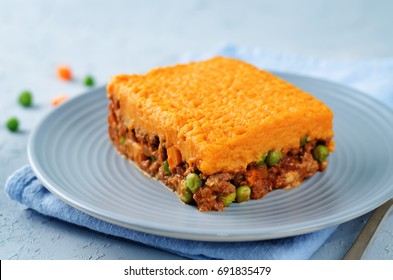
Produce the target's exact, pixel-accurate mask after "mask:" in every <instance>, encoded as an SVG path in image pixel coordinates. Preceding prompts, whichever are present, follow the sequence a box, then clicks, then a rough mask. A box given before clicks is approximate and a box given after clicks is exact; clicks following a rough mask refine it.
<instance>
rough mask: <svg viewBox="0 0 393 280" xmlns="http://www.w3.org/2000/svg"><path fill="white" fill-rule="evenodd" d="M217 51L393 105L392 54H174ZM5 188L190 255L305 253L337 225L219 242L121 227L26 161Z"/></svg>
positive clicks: (43, 209) (47, 207) (81, 221)
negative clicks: (70, 201)
mask: <svg viewBox="0 0 393 280" xmlns="http://www.w3.org/2000/svg"><path fill="white" fill-rule="evenodd" d="M218 54H219V55H224V56H229V57H235V58H239V59H242V60H245V61H248V62H250V63H252V64H254V65H256V66H258V67H260V68H263V69H269V70H276V71H286V72H293V73H298V74H304V75H308V76H314V77H318V78H323V79H327V80H332V81H336V82H340V83H343V84H346V85H347V86H351V87H354V88H356V89H358V90H361V91H364V92H367V93H369V94H370V95H372V96H374V97H375V98H377V99H379V100H381V101H383V102H384V103H385V104H387V105H388V106H391V107H393V79H392V75H391V74H392V73H393V60H373V61H361V62H351V61H326V60H318V59H313V58H305V57H301V56H298V55H291V54H282V53H274V52H269V51H263V50H259V49H247V48H237V47H233V46H228V47H225V48H223V49H220V50H218V51H214V52H211V53H207V54H205V55H203V56H195V55H192V54H188V55H184V56H183V57H181V58H179V60H180V61H188V60H194V59H201V58H208V57H211V56H214V55H218ZM5 191H6V193H7V194H8V196H9V197H10V198H11V199H14V200H16V201H19V202H20V203H22V204H24V205H26V206H27V207H30V208H32V209H34V210H36V211H38V212H40V213H42V214H44V215H48V216H52V217H56V218H58V219H61V220H64V221H67V222H70V223H73V224H76V225H79V226H84V227H87V228H90V229H92V230H96V231H99V232H103V233H105V234H110V235H114V236H118V237H123V238H126V239H130V240H133V241H136V242H140V243H143V244H146V245H149V246H153V247H155V248H159V249H162V250H166V251H169V252H172V253H175V254H178V255H181V256H184V257H188V258H192V259H309V258H310V257H311V256H312V254H313V253H314V252H315V251H316V250H317V249H318V248H319V247H320V246H321V245H322V244H323V243H324V242H325V241H326V240H327V238H328V237H329V236H330V235H331V234H332V232H333V231H334V230H335V229H336V227H332V228H328V229H325V230H322V231H318V232H314V233H310V234H305V235H300V236H295V237H290V238H283V239H276V240H269V241H254V242H227V243H219V242H198V241H188V240H179V239H173V238H166V237H160V236H156V235H151V234H146V233H142V232H137V231H134V230H130V229H125V228H122V227H119V226H116V225H112V224H109V223H107V222H104V221H101V220H99V219H96V218H94V217H91V216H89V215H87V214H84V213H82V212H80V211H78V210H76V209H74V208H72V207H71V206H69V205H67V204H65V203H64V202H63V201H61V200H60V199H58V198H56V197H55V196H54V195H52V194H51V193H50V192H49V191H47V190H46V189H45V187H43V185H42V184H41V182H40V181H39V180H38V179H37V178H36V177H35V175H34V173H33V172H32V170H31V168H30V167H28V166H25V167H23V168H22V169H20V170H18V171H16V172H15V173H14V174H13V175H11V176H10V177H9V179H8V180H7V182H6V186H5Z"/></svg>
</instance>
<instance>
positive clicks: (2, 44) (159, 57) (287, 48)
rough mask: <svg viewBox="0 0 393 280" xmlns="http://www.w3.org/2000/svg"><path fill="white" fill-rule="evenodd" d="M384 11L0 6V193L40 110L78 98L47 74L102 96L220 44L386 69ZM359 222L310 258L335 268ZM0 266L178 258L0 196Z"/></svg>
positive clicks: (274, 5) (161, 4) (228, 5)
mask: <svg viewBox="0 0 393 280" xmlns="http://www.w3.org/2000/svg"><path fill="white" fill-rule="evenodd" d="M101 2H103V3H101ZM392 11H393V2H392V1H365V0H364V1H360V0H359V1H350V0H347V1H328V0H318V1H312V0H309V1H306V0H301V1H291V0H279V1H202V0H192V1H173V0H166V1H116V0H112V1H105V2H104V1H76V0H68V1H49V0H47V1H44V0H39V1H38V0H35V1H19V0H18V1H15V0H1V1H0V124H1V126H0V187H1V188H3V186H4V182H5V180H6V178H7V176H9V175H10V174H11V173H12V172H13V171H14V170H15V169H17V168H19V167H21V166H22V165H24V164H26V163H27V156H26V144H27V139H28V136H29V132H31V130H32V129H33V128H34V126H35V125H36V124H37V122H38V121H39V120H40V119H41V118H42V117H43V115H45V113H46V112H48V111H50V110H51V107H50V105H49V103H50V100H51V99H52V98H53V97H54V96H56V95H58V94H62V93H65V94H69V95H71V96H74V95H77V94H79V93H82V92H84V91H85V90H86V88H85V87H84V86H83V85H81V83H80V82H78V80H77V81H75V82H72V83H63V82H60V81H58V80H57V79H56V76H55V68H56V66H57V65H58V64H62V63H65V64H69V65H71V67H72V69H73V70H74V74H75V76H76V78H77V79H80V78H82V77H83V76H84V75H85V74H89V73H90V74H92V75H94V76H95V78H96V80H97V84H98V85H104V84H105V83H106V82H107V80H108V78H109V77H110V76H111V75H113V74H116V73H120V72H127V73H130V72H144V71H146V70H148V69H149V68H151V67H156V66H159V65H164V64H167V63H172V62H173V61H175V60H176V59H177V57H178V56H179V55H180V54H183V53H185V52H192V53H196V54H199V53H203V52H206V51H210V50H212V49H215V48H219V47H220V46H223V45H225V44H227V43H232V44H235V45H239V46H246V47H259V48H263V49H266V50H272V51H276V52H277V51H278V52H284V53H294V54H301V55H304V56H308V57H310V56H311V57H315V58H322V59H335V60H337V59H339V60H363V59H373V58H385V57H386V58H387V57H389V58H391V57H393V28H392V26H393V17H392V16H391V12H392ZM23 89H30V90H31V91H33V93H34V98H35V100H34V102H35V104H36V105H35V106H34V107H33V108H31V109H28V110H26V109H22V108H20V107H19V106H18V104H17V102H16V99H17V96H18V94H19V92H20V91H21V90H23ZM12 115H16V116H18V118H19V119H20V121H21V132H19V133H17V134H10V133H9V132H8V131H7V130H6V129H5V128H4V125H3V124H4V122H5V121H6V119H7V118H8V117H10V116H12ZM366 219H367V216H366V217H360V218H358V219H356V220H354V221H352V222H349V223H346V224H344V225H342V226H341V227H339V229H338V230H337V232H336V233H335V234H334V235H333V236H332V237H331V238H330V239H329V240H328V241H327V243H326V244H325V245H324V246H322V247H321V249H320V250H319V251H318V252H317V253H316V254H315V255H314V258H329V259H336V258H341V257H342V255H343V254H344V253H345V251H346V250H347V249H348V248H349V247H350V246H351V244H352V242H353V240H354V239H355V238H356V236H357V234H358V232H359V229H360V228H361V227H362V226H363V224H364V223H365V221H366ZM381 252H382V253H383V250H381ZM382 253H381V254H382ZM370 254H371V253H368V256H370V257H372V255H370ZM0 258H1V259H161V258H165V259H173V258H180V257H178V256H176V255H172V254H170V253H167V252H162V251H159V250H155V249H152V248H148V247H146V246H143V245H139V244H136V243H133V242H130V241H126V240H122V239H118V238H112V237H109V236H105V235H102V234H99V233H96V232H92V231H89V230H87V229H83V228H79V227H75V226H72V225H68V224H66V223H63V222H61V221H58V220H55V219H51V218H47V217H44V216H42V215H39V214H36V213H35V212H33V211H31V210H25V209H24V207H23V206H21V205H19V204H17V203H16V202H13V201H10V200H9V199H7V198H6V197H5V195H4V193H3V192H0Z"/></svg>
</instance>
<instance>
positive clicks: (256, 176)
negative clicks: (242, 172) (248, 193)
mask: <svg viewBox="0 0 393 280" xmlns="http://www.w3.org/2000/svg"><path fill="white" fill-rule="evenodd" d="M267 177H268V173H267V167H266V164H264V165H262V166H261V167H258V168H252V169H250V170H247V184H248V185H249V186H250V187H251V186H252V185H254V183H255V182H256V181H258V180H261V179H265V178H267Z"/></svg>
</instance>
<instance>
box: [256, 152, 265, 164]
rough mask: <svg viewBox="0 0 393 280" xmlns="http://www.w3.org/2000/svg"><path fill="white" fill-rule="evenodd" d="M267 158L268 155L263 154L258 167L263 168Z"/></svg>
mask: <svg viewBox="0 0 393 280" xmlns="http://www.w3.org/2000/svg"><path fill="white" fill-rule="evenodd" d="M266 156H267V154H263V155H262V156H261V159H260V161H258V163H257V166H258V167H261V166H262V165H263V164H264V163H265V160H266Z"/></svg>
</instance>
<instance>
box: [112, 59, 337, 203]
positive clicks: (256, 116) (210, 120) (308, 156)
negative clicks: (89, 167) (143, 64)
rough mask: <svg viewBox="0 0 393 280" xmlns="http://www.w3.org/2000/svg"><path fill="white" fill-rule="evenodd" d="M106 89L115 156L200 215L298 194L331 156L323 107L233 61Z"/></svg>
mask: <svg viewBox="0 0 393 280" xmlns="http://www.w3.org/2000/svg"><path fill="white" fill-rule="evenodd" d="M107 90H108V98H109V100H110V104H109V116H108V121H109V135H110V139H111V140H112V142H113V144H114V145H115V147H116V148H117V150H118V151H119V152H120V153H121V154H123V155H124V156H125V157H127V158H129V159H130V160H132V161H134V162H135V163H136V164H137V165H138V166H139V167H140V168H141V169H142V170H144V171H145V172H146V173H148V174H149V175H151V176H154V177H156V178H158V179H159V180H160V181H162V182H163V183H164V184H165V185H167V186H168V187H169V188H171V189H172V190H173V191H175V192H176V193H177V194H178V196H179V198H180V199H181V200H182V201H183V202H185V203H189V204H196V206H197V207H198V209H199V210H200V211H211V210H223V209H224V207H226V206H229V205H230V204H231V203H232V202H234V201H236V202H244V201H246V200H248V199H250V198H251V199H259V198H261V197H263V196H264V195H265V194H267V193H268V192H270V191H272V190H273V189H277V188H280V189H281V188H285V189H289V188H293V187H296V186H298V185H299V184H301V183H302V182H303V181H304V179H306V178H307V177H310V176H312V175H313V174H314V173H316V172H317V171H323V170H324V169H325V168H326V166H327V160H326V159H327V157H328V155H329V152H333V149H334V142H333V141H332V137H333V136H334V133H333V130H332V127H333V123H332V120H333V113H332V111H331V110H330V109H329V108H328V107H326V105H324V104H323V103H322V102H321V101H319V100H317V99H316V98H315V97H313V96H312V95H311V94H309V93H306V92H304V91H302V90H301V89H299V88H297V87H295V86H294V85H292V84H290V83H287V82H286V81H284V80H282V79H280V78H278V77H276V76H274V75H273V74H271V73H268V72H266V71H263V70H260V69H258V68H256V67H254V66H252V65H250V64H248V63H245V62H242V61H239V60H236V59H231V58H224V57H215V58H212V59H209V60H206V61H201V62H193V63H188V64H179V65H175V66H171V67H163V68H157V69H153V70H151V71H150V72H148V73H147V74H145V75H119V76H115V77H114V78H112V80H111V81H110V83H109V85H108V88H107Z"/></svg>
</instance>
